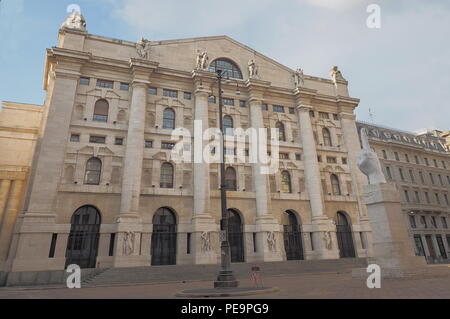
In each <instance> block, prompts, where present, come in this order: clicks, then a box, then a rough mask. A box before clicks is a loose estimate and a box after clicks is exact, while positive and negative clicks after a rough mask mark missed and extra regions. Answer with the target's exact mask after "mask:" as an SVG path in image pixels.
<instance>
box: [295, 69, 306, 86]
mask: <svg viewBox="0 0 450 319" xmlns="http://www.w3.org/2000/svg"><path fill="white" fill-rule="evenodd" d="M293 76H294V82H295V87H296V88H300V87H303V86H304V85H305V77H304V73H303V69H301V68H298V69H297V70H295V72H294V75H293Z"/></svg>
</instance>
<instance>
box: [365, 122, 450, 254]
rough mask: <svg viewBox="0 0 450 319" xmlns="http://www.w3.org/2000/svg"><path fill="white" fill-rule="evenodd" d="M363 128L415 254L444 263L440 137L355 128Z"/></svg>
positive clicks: (449, 201)
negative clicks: (396, 196) (391, 186)
mask: <svg viewBox="0 0 450 319" xmlns="http://www.w3.org/2000/svg"><path fill="white" fill-rule="evenodd" d="M357 127H358V131H359V132H360V129H361V128H362V127H365V128H366V129H367V131H368V136H369V142H370V145H371V147H372V148H373V149H374V150H375V152H376V153H377V154H378V157H379V159H380V162H381V164H382V168H383V171H384V174H385V176H386V179H387V181H388V182H395V183H396V185H397V187H398V189H399V191H400V195H401V198H402V208H403V215H404V219H405V226H406V227H408V231H409V234H410V236H411V240H413V242H414V247H415V250H416V254H417V255H418V256H426V258H427V261H428V262H430V263H436V262H441V263H448V262H449V258H450V257H449V254H450V229H449V223H450V152H449V149H448V147H447V146H446V142H445V138H444V137H441V135H440V134H439V133H440V132H436V131H434V132H424V133H421V134H414V133H409V132H403V131H399V130H395V129H390V128H386V127H382V126H377V125H373V124H369V123H363V122H358V123H357Z"/></svg>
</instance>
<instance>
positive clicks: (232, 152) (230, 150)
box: [225, 148, 235, 155]
mask: <svg viewBox="0 0 450 319" xmlns="http://www.w3.org/2000/svg"><path fill="white" fill-rule="evenodd" d="M225 155H235V150H234V148H226V149H225Z"/></svg>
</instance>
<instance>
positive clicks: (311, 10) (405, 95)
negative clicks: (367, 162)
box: [0, 0, 450, 131]
mask: <svg viewBox="0 0 450 319" xmlns="http://www.w3.org/2000/svg"><path fill="white" fill-rule="evenodd" d="M72 4H76V5H78V6H79V7H80V9H81V12H82V14H83V15H84V16H85V18H86V20H87V25H88V31H89V33H92V34H98V35H102V36H107V37H112V38H117V39H124V40H129V41H137V40H139V39H140V38H141V37H142V36H144V37H145V38H147V39H149V40H152V41H156V40H169V39H180V38H189V37H199V36H211V35H228V36H230V37H231V38H233V39H235V40H237V41H239V42H241V43H243V44H245V45H247V46H249V47H251V48H253V49H255V50H256V51H258V52H260V53H262V54H264V55H266V56H268V57H270V58H272V59H274V60H276V61H278V62H279V63H281V64H283V65H286V66H288V67H290V68H292V69H295V68H297V67H301V68H303V69H304V72H305V73H306V74H308V75H313V76H318V77H325V78H329V70H330V69H331V67H332V66H334V65H337V66H339V68H340V70H341V71H342V73H343V75H344V77H345V78H346V79H347V80H348V81H349V90H350V95H351V96H352V97H356V98H359V99H361V103H360V105H359V107H358V108H357V110H356V115H357V119H358V120H362V121H368V122H373V123H376V124H381V125H384V126H388V127H393V128H397V129H401V130H406V131H418V130H422V129H436V128H437V129H450V1H448V0H367V1H366V0H227V1H216V0H190V1H186V0H164V1H161V0H159V1H156V0H95V1H93V0H70V1H65V0H39V1H36V0H0V45H1V50H0V101H15V102H23V103H31V104H43V101H44V97H45V91H43V89H42V76H43V69H44V61H45V50H46V48H50V47H52V46H55V45H56V40H57V35H58V29H59V27H60V25H61V24H62V22H63V21H64V20H65V18H66V16H67V8H68V7H69V6H70V5H72ZM370 4H377V5H378V6H379V8H380V10H381V11H380V17H381V20H380V21H381V28H368V27H367V23H366V21H367V19H368V17H369V16H370V15H371V13H368V12H367V7H368V5H370Z"/></svg>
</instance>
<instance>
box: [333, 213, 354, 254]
mask: <svg viewBox="0 0 450 319" xmlns="http://www.w3.org/2000/svg"><path fill="white" fill-rule="evenodd" d="M336 237H337V241H338V247H339V255H340V257H341V258H348V257H355V255H356V254H355V246H354V244H353V234H352V228H351V226H350V223H349V220H348V218H347V216H346V215H345V213H344V212H338V213H337V215H336Z"/></svg>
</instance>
